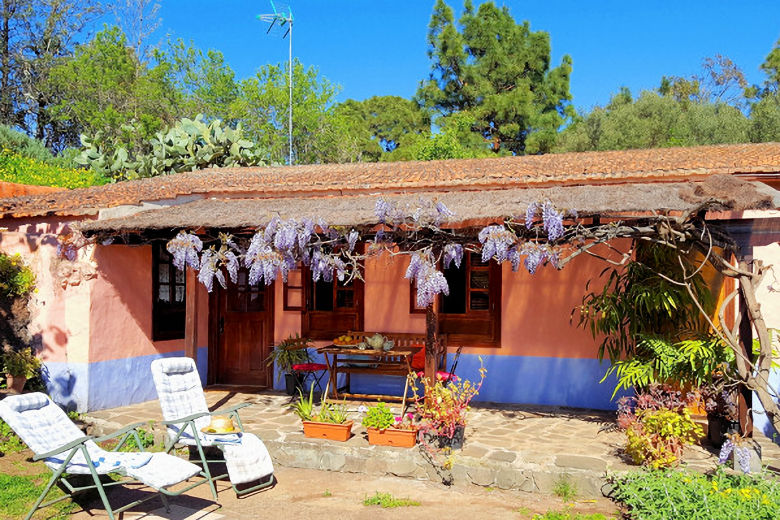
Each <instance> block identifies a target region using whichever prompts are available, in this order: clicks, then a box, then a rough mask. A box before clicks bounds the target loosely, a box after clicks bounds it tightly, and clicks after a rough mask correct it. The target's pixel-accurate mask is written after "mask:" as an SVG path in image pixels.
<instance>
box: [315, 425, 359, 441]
mask: <svg viewBox="0 0 780 520" xmlns="http://www.w3.org/2000/svg"><path fill="white" fill-rule="evenodd" d="M303 435H304V436H305V437H311V438H315V439H329V440H332V441H340V442H344V441H346V440H349V438H350V437H351V436H352V421H347V422H345V423H344V424H333V423H322V422H315V421H303Z"/></svg>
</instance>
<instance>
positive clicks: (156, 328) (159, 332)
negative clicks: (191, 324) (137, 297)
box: [152, 242, 187, 341]
mask: <svg viewBox="0 0 780 520" xmlns="http://www.w3.org/2000/svg"><path fill="white" fill-rule="evenodd" d="M164 247H165V245H164V244H163V243H162V242H159V243H158V242H154V243H152V341H168V340H176V339H184V329H185V322H186V315H187V281H186V280H187V279H186V276H185V279H184V280H185V281H184V284H183V286H184V299H183V301H182V302H181V303H180V304H176V303H172V304H163V303H162V302H161V301H160V300H159V298H158V297H157V295H158V294H159V291H160V268H161V267H162V266H163V265H164V266H165V268H166V269H168V270H169V275H168V280H169V282H168V284H167V285H169V286H170V291H171V292H170V295H171V300H173V301H175V298H176V285H177V284H176V272H177V271H178V269H176V267H175V266H174V265H173V258H172V257H171V259H170V260H171V261H170V262H166V263H161V262H160V253H161V252H162V253H165V254H167V255H168V256H170V254H169V253H168V252H167V251H166V250H165V249H164ZM180 285H181V284H180ZM172 317H174V318H175V319H180V320H181V330H179V329H178V328H175V329H174V328H166V327H163V326H162V324H163V323H166V322H169V321H170V320H171V318H172Z"/></svg>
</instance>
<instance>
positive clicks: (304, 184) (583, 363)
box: [0, 143, 780, 411]
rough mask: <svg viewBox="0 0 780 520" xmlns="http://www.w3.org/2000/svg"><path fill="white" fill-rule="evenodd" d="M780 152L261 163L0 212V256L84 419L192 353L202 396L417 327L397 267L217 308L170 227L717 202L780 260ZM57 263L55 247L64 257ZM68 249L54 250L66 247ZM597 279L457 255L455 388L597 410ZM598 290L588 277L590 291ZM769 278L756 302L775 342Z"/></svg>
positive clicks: (749, 240)
mask: <svg viewBox="0 0 780 520" xmlns="http://www.w3.org/2000/svg"><path fill="white" fill-rule="evenodd" d="M778 189H780V143H766V144H743V145H719V146H705V147H694V148H667V149H658V150H629V151H612V152H589V153H571V154H559V155H543V156H524V157H503V158H489V159H464V160H447V161H431V162H398V163H374V164H344V165H336V164H329V165H306V166H293V167H271V168H236V169H224V170H216V169H209V170H204V171H196V172H191V173H184V174H177V175H170V176H164V177H156V178H151V179H142V180H137V181H129V182H122V183H116V184H110V185H106V186H100V187H92V188H86V189H78V190H71V191H61V192H52V193H45V194H40V195H30V196H23V197H17V198H12V199H4V200H0V230H2V232H1V233H0V249H2V250H3V251H5V252H9V253H15V252H19V253H21V254H22V255H23V256H24V257H25V258H26V259H27V261H28V262H29V263H30V264H31V265H32V267H33V269H34V270H35V272H36V273H37V274H38V292H37V293H36V295H35V301H34V302H33V306H34V309H35V310H34V321H33V328H34V332H35V334H36V338H37V342H38V346H39V347H40V348H41V349H42V358H43V360H44V362H45V367H46V377H47V384H48V387H49V391H50V393H51V395H52V396H53V397H54V398H55V399H56V400H57V401H59V402H61V403H63V404H66V405H70V406H72V407H75V408H76V409H78V410H81V411H85V410H96V409H103V408H109V407H115V406H121V405H126V404H130V403H134V402H139V401H144V400H149V399H153V398H155V391H154V388H153V385H152V384H151V382H150V378H149V373H150V372H149V365H150V363H151V362H152V360H154V359H155V358H158V357H160V356H174V355H184V354H187V355H191V356H193V357H195V358H196V359H197V363H198V366H199V369H200V373H201V375H202V377H203V378H204V383H207V384H224V385H248V386H255V387H259V388H269V387H279V382H278V381H276V378H274V376H273V374H272V373H271V370H270V369H269V368H268V367H267V366H266V363H265V360H266V358H267V356H268V353H269V351H270V349H271V348H272V345H273V344H274V343H276V342H279V341H280V340H282V339H284V338H285V337H287V336H288V335H290V334H292V333H300V334H302V335H304V336H307V337H310V338H314V339H316V340H317V341H318V344H320V345H325V344H326V343H327V342H329V341H328V340H331V339H332V338H334V337H336V336H338V335H340V334H342V333H344V332H346V331H347V330H366V331H382V332H418V333H423V332H424V330H425V314H424V313H421V312H420V309H417V308H415V300H414V297H413V296H414V295H413V292H412V287H411V286H410V284H409V281H408V280H406V279H404V272H405V270H406V268H407V265H408V259H406V258H403V257H393V256H390V255H387V254H385V255H383V256H379V257H372V258H369V259H367V260H366V261H365V271H364V280H365V281H364V282H362V281H355V282H353V283H352V284H350V285H348V286H343V285H339V284H338V283H336V284H327V283H324V282H322V281H320V282H318V283H314V282H313V281H312V280H311V277H310V276H307V273H306V272H305V270H304V271H293V272H292V273H291V274H290V278H289V279H288V281H287V283H282V282H281V281H279V280H277V281H276V282H275V283H274V284H273V285H270V286H265V285H262V284H261V285H259V286H252V285H250V284H248V282H247V278H246V274H245V273H239V283H238V284H229V285H228V289H227V290H224V289H222V288H220V287H218V284H215V288H214V291H213V292H212V293H211V294H209V293H208V292H207V290H206V289H205V288H204V286H203V285H201V284H199V283H198V282H197V278H196V275H195V274H194V273H192V272H191V271H188V272H187V273H184V272H182V271H178V270H177V269H176V268H175V267H174V266H173V264H172V261H171V256H170V255H169V254H168V252H167V251H166V248H165V244H166V242H167V241H168V240H170V239H171V238H173V236H174V235H175V234H176V233H177V232H178V231H179V230H182V229H188V230H193V231H195V232H197V233H198V234H200V235H201V236H202V237H204V238H205V237H212V238H216V236H217V233H218V232H220V231H230V232H233V233H237V234H246V233H251V232H252V231H253V230H254V229H255V228H257V227H258V226H263V225H265V224H266V223H267V222H268V221H269V220H270V219H271V218H272V217H273V216H274V215H278V216H280V217H281V218H289V217H296V218H300V217H303V216H309V217H322V218H324V219H325V220H326V221H327V222H328V223H329V224H331V225H343V226H357V225H368V224H372V223H375V222H376V217H375V216H374V214H373V209H374V205H375V203H376V200H377V198H378V197H380V196H381V197H384V198H385V199H387V200H390V201H396V202H399V203H402V204H403V203H406V202H409V203H414V202H415V201H416V200H418V199H419V198H421V197H422V198H426V199H436V200H440V201H443V202H444V203H445V204H446V205H447V207H449V208H450V209H452V210H453V211H454V212H455V216H454V217H453V218H452V219H451V220H450V222H451V223H452V225H461V226H466V225H470V226H476V225H487V224H490V223H493V222H501V221H502V219H503V218H504V217H506V216H509V215H518V214H522V213H523V212H524V211H525V208H526V207H527V206H528V204H530V203H532V202H537V201H540V200H548V199H549V200H551V201H552V202H553V203H554V204H555V205H556V207H559V208H569V209H575V210H577V211H578V212H579V213H580V214H583V215H599V216H600V218H605V219H615V220H618V219H619V220H632V219H633V220H637V219H641V218H642V217H643V216H645V217H646V216H647V215H651V214H653V213H654V212H666V213H675V212H682V211H686V210H689V209H691V208H693V207H696V206H697V205H699V204H701V203H703V202H705V201H714V202H716V203H717V204H716V206H717V207H718V208H720V209H721V210H722V211H711V212H710V213H708V215H707V218H708V219H711V220H713V221H715V220H717V221H719V222H720V223H722V224H723V225H724V226H727V227H728V229H729V230H730V231H731V233H732V234H733V235H734V236H736V237H737V239H738V241H739V243H740V244H741V245H742V247H743V249H744V250H745V251H746V254H748V255H752V258H754V259H761V260H763V261H765V262H767V263H774V264H776V265H780V244H778V241H779V240H780V212H778V211H777V208H778V207H780V192H778V191H777V190H778ZM76 228H77V229H79V230H80V232H81V233H83V234H84V235H85V236H87V237H92V238H93V239H95V240H97V241H96V242H95V243H93V244H90V245H88V246H86V247H83V248H82V249H80V250H79V252H78V255H77V258H76V259H75V261H70V260H68V259H66V258H63V257H62V255H60V254H58V245H60V244H61V243H62V239H63V237H67V236H68V235H69V233H71V232H72V230H73V229H76ZM60 249H61V248H60ZM60 252H62V251H60ZM604 266H605V264H604V263H603V262H602V261H601V260H599V259H597V258H594V257H590V256H588V255H581V256H580V257H578V258H576V259H575V260H574V261H572V262H571V263H570V264H569V265H567V266H566V268H565V269H562V270H561V271H557V270H555V269H553V268H551V267H549V266H548V267H544V268H540V269H539V270H538V272H536V274H535V275H530V274H528V273H527V272H525V271H522V270H521V271H519V272H512V270H511V269H510V268H509V266H507V265H502V266H499V265H497V264H495V262H490V263H489V264H483V263H482V262H481V261H480V259H479V258H478V257H477V256H476V255H473V256H469V255H466V256H465V258H464V263H463V266H462V267H461V268H460V269H455V270H451V272H448V273H447V276H448V280H449V283H450V286H451V287H452V288H453V290H452V292H451V294H450V296H448V297H447V298H446V300H440V302H439V322H440V330H441V332H443V333H446V334H447V335H448V344H449V347H450V352H452V349H454V347H456V346H458V345H463V347H464V348H463V353H462V355H461V357H460V361H459V365H458V367H459V369H458V372H459V374H462V375H465V376H466V377H469V376H473V375H475V374H476V372H477V369H478V367H479V363H480V361H479V359H480V358H481V359H482V360H483V362H484V365H485V367H487V369H488V378H487V380H486V382H485V384H484V386H483V388H482V392H481V394H480V396H479V399H481V400H485V401H495V402H510V403H532V404H545V405H561V406H571V407H584V408H600V409H609V408H613V407H614V403H613V402H612V401H611V400H610V396H611V393H612V389H613V387H612V386H610V385H609V384H607V383H605V384H599V380H600V379H601V378H602V376H603V374H604V372H605V370H606V368H607V367H606V365H602V364H601V363H600V362H599V361H598V359H597V356H596V353H597V342H596V341H594V339H593V338H592V337H591V336H590V333H589V332H588V331H586V330H584V329H582V328H578V327H577V322H576V319H575V320H574V321H573V322H572V320H571V314H572V310H573V309H574V308H575V307H577V305H579V304H580V303H581V300H582V297H583V294H584V293H585V285H586V283H587V282H588V281H591V280H592V281H597V280H598V277H599V273H600V272H601V271H602V270H603V268H604ZM594 283H597V282H594ZM778 290H780V283H779V282H777V281H776V280H774V279H768V280H766V281H765V286H764V289H763V292H762V293H761V295H760V296H761V301H762V305H763V306H764V316H765V317H766V318H767V319H768V320H769V326H770V327H774V328H780V298H779V297H778V292H777V291H778ZM354 384H355V385H357V387H359V388H365V389H368V390H377V389H380V390H383V391H400V389H401V385H399V383H398V381H397V379H392V378H384V379H381V380H376V379H375V378H368V377H364V378H362V379H361V378H356V380H355V381H354Z"/></svg>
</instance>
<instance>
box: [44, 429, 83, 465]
mask: <svg viewBox="0 0 780 520" xmlns="http://www.w3.org/2000/svg"><path fill="white" fill-rule="evenodd" d="M91 440H92V437H91V436H89V435H85V436H84V437H79V438H78V439H74V440H72V441H70V442H69V443H67V444H64V445H62V446H60V447H59V448H57V449H56V450H51V451H47V452H46V453H41V454H40V455H34V456H33V460H41V459H48V458H49V457H52V456H54V455H59V454H60V453H62V452H63V451H68V450H71V449H73V448H75V447H76V446H78V445H80V444H84V443H85V442H87V441H91Z"/></svg>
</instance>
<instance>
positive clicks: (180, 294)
mask: <svg viewBox="0 0 780 520" xmlns="http://www.w3.org/2000/svg"><path fill="white" fill-rule="evenodd" d="M161 289H162V287H161ZM183 302H184V286H183V285H177V286H176V303H183Z"/></svg>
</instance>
